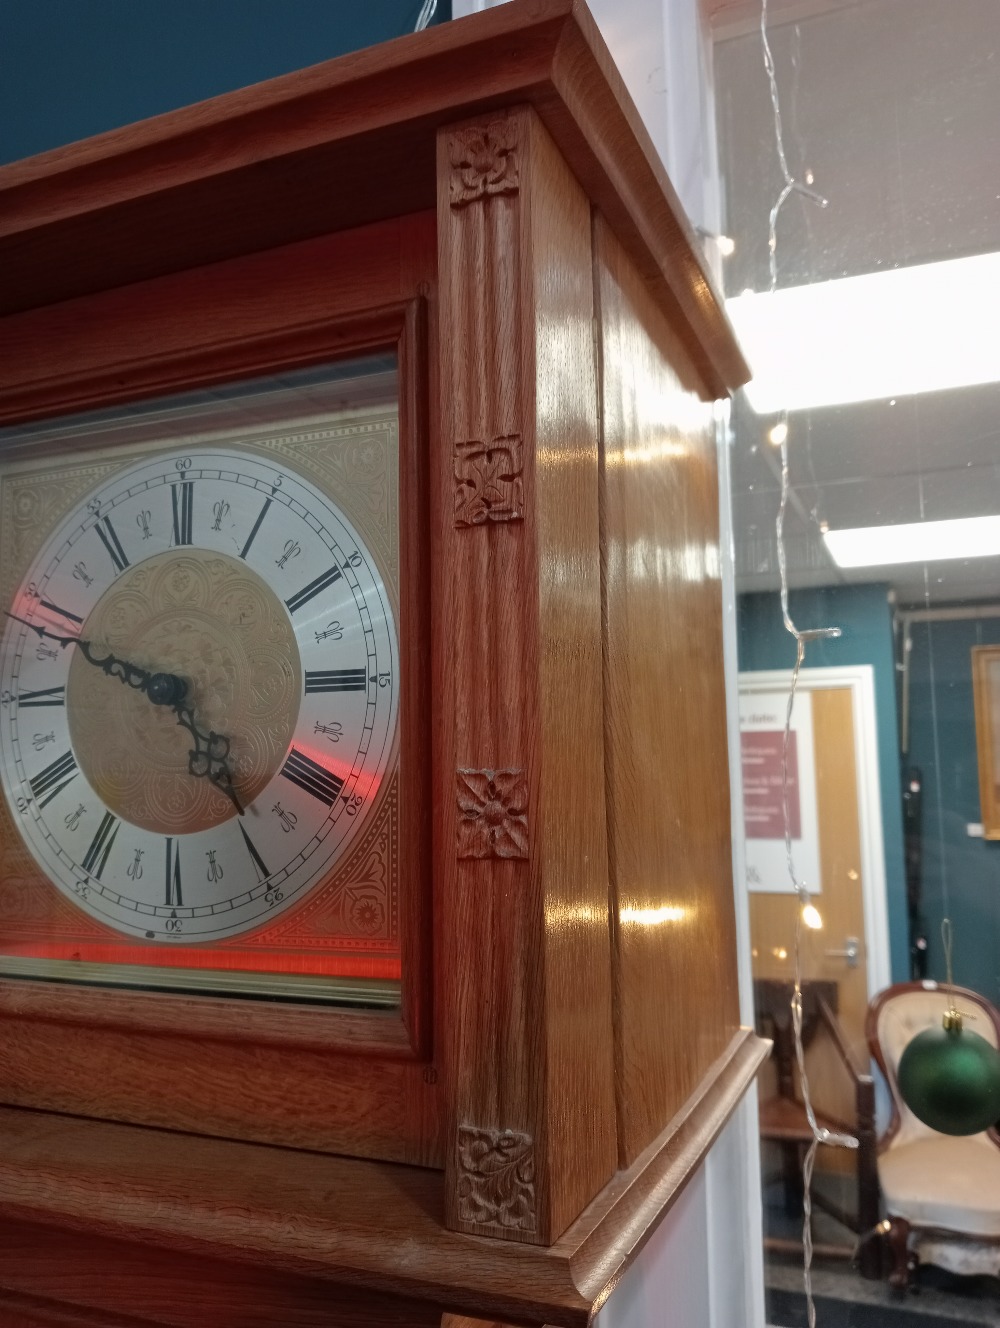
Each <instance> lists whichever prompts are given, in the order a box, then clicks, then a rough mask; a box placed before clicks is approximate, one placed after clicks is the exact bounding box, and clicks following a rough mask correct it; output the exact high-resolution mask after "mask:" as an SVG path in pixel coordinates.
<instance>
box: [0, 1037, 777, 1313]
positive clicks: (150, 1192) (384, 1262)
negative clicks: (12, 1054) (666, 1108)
mask: <svg viewBox="0 0 1000 1328" xmlns="http://www.w3.org/2000/svg"><path fill="white" fill-rule="evenodd" d="M765 1053H766V1044H765V1043H762V1042H760V1040H759V1039H757V1038H755V1037H754V1036H753V1035H752V1034H751V1033H750V1032H749V1031H744V1032H742V1033H740V1034H738V1035H737V1036H736V1037H734V1038H733V1040H732V1042H731V1043H730V1045H729V1046H728V1047H727V1048H726V1049H725V1051H724V1053H723V1055H722V1056H721V1057H720V1058H719V1059H718V1061H717V1062H716V1063H715V1064H713V1065H712V1066H711V1067H709V1072H708V1074H706V1076H705V1080H704V1083H703V1084H702V1085H701V1087H700V1088H699V1090H698V1092H697V1093H695V1094H694V1095H692V1097H691V1098H690V1099H689V1100H688V1101H687V1102H686V1103H684V1104H682V1107H681V1110H680V1111H679V1112H678V1113H677V1115H676V1116H675V1118H674V1119H673V1120H672V1121H671V1122H670V1123H669V1127H668V1128H667V1129H666V1130H664V1131H663V1132H662V1134H661V1135H660V1136H659V1137H658V1138H657V1139H656V1140H654V1141H653V1143H652V1144H651V1145H650V1147H649V1148H648V1149H647V1150H646V1151H645V1152H644V1153H643V1155H642V1156H641V1157H640V1158H639V1160H638V1161H637V1163H636V1164H634V1165H633V1166H632V1167H631V1168H630V1169H628V1170H627V1171H622V1172H619V1173H618V1174H617V1175H616V1176H615V1178H614V1179H613V1181H612V1182H611V1183H610V1184H609V1185H608V1186H606V1187H605V1189H604V1190H603V1191H602V1192H601V1194H600V1196H599V1197H598V1198H597V1199H596V1200H595V1201H594V1202H593V1203H591V1204H590V1205H589V1206H588V1207H587V1208H586V1209H585V1210H584V1212H583V1213H582V1214H581V1215H580V1216H579V1218H577V1219H576V1221H574V1222H573V1224H572V1225H571V1226H570V1227H569V1228H568V1229H567V1231H566V1232H564V1233H563V1235H562V1237H560V1239H559V1240H558V1241H557V1242H556V1243H555V1244H554V1245H553V1246H551V1247H549V1248H542V1247H539V1246H535V1245H519V1244H516V1243H513V1242H510V1241H499V1240H490V1239H477V1238H473V1237H469V1236H467V1235H463V1234H461V1233H457V1232H449V1231H448V1230H447V1229H446V1228H445V1227H444V1224H443V1221H442V1217H443V1210H444V1193H443V1188H444V1187H443V1177H442V1175H441V1173H440V1172H435V1171H430V1170H423V1169H420V1168H414V1167H399V1166H391V1165H386V1164H379V1163H371V1162H363V1161H358V1160H353V1159H349V1158H338V1157H322V1156H319V1155H317V1154H309V1153H302V1152H296V1151H294V1150H289V1149H275V1148H266V1147H262V1146H259V1145H253V1144H242V1143H232V1142H226V1141H223V1140H211V1139H202V1138H194V1137H185V1136H183V1135H178V1134H174V1133H172V1132H161V1131H157V1130H146V1129H140V1128H137V1127H134V1126H125V1125H115V1124H108V1123H101V1122H94V1121H80V1120H73V1119H71V1118H58V1117H46V1116H45V1115H43V1114H40V1113H38V1112H27V1111H19V1110H16V1109H13V1108H0V1135H2V1137H3V1139H4V1150H3V1153H2V1155H0V1287H3V1289H4V1290H3V1291H2V1292H0V1310H5V1309H6V1303H10V1304H11V1305H16V1304H17V1303H18V1299H19V1298H22V1303H23V1298H24V1297H26V1296H30V1297H43V1298H45V1299H52V1300H56V1301H58V1303H59V1304H60V1306H61V1309H62V1311H63V1312H66V1313H69V1312H70V1311H71V1310H72V1311H73V1312H76V1311H77V1309H78V1307H79V1308H82V1309H87V1310H90V1311H95V1310H102V1311H108V1317H107V1319H106V1320H98V1322H100V1323H101V1324H102V1328H104V1324H105V1323H106V1324H107V1328H133V1326H134V1325H135V1324H136V1321H138V1323H142V1324H143V1325H146V1324H154V1325H155V1324H160V1325H171V1328H204V1325H205V1324H206V1322H211V1323H212V1324H218V1325H219V1328H230V1325H231V1326H232V1328H237V1325H238V1326H239V1328H247V1326H248V1325H252V1328H300V1326H301V1328H307V1326H308V1328H314V1325H318V1324H323V1325H324V1328H341V1325H344V1326H345V1328H356V1325H358V1324H359V1323H360V1322H365V1323H368V1324H369V1325H382V1324H386V1325H388V1324H392V1325H402V1324H413V1325H421V1324H429V1323H431V1322H435V1323H436V1322H437V1319H435V1318H434V1316H435V1315H436V1316H437V1318H440V1316H441V1315H442V1314H443V1313H451V1314H455V1315H462V1316H468V1317H471V1318H475V1319H481V1320H486V1321H487V1322H490V1321H500V1322H502V1323H511V1324H523V1325H527V1326H532V1328H538V1326H540V1325H544V1324H550V1325H554V1326H561V1328H587V1325H589V1324H590V1322H591V1320H592V1317H593V1315H594V1313H595V1312H596V1310H597V1309H599V1308H600V1306H601V1305H602V1304H603V1303H604V1302H605V1300H606V1298H607V1296H608V1294H609V1293H610V1291H611V1289H612V1288H613V1287H614V1285H615V1283H616V1281H617V1279H618V1278H619V1277H620V1275H621V1273H622V1272H623V1270H624V1269H625V1268H626V1267H628V1265H629V1264H630V1262H631V1261H632V1259H634V1258H635V1256H636V1254H638V1252H639V1250H640V1249H641V1248H642V1246H643V1244H644V1243H645V1241H646V1240H647V1239H648V1238H649V1236H650V1235H651V1233H652V1232H653V1231H654V1230H655V1227H656V1224H657V1223H658V1222H659V1221H660V1220H661V1219H662V1217H663V1216H664V1214H665V1213H666V1212H667V1211H668V1210H669V1207H670V1205H671V1204H672V1202H673V1201H674V1200H675V1199H676V1198H677V1196H678V1195H679V1194H680V1193H681V1191H682V1190H683V1188H684V1185H685V1184H686V1182H687V1181H688V1180H689V1179H690V1177H691V1176H692V1175H693V1174H694V1172H695V1171H696V1169H697V1168H698V1166H700V1164H701V1161H702V1159H703V1158H704V1156H705V1153H706V1152H707V1150H708V1149H709V1148H710V1147H711V1144H712V1143H713V1142H714V1140H715V1138H716V1137H717V1135H718V1133H719V1131H720V1130H721V1129H722V1127H723V1126H724V1124H725V1122H726V1120H727V1119H728V1118H729V1115H730V1114H731V1112H732V1110H733V1109H734V1107H735V1105H736V1104H737V1102H738V1101H739V1099H740V1098H741V1097H742V1096H743V1094H744V1092H745V1091H746V1089H747V1087H748V1085H749V1084H750V1083H751V1082H752V1079H753V1076H754V1074H755V1073H756V1070H757V1067H758V1065H759V1063H760V1059H761V1056H762V1055H763V1054H765ZM4 1295H7V1296H9V1297H12V1298H11V1299H10V1300H9V1302H5V1301H4ZM362 1303H367V1304H369V1305H370V1309H369V1310H368V1311H367V1313H368V1314H369V1317H368V1318H367V1319H360V1318H359V1317H358V1313H359V1311H358V1306H359V1304H362ZM206 1306H210V1307H211V1310H212V1315H211V1317H210V1318H206V1314H205V1307H206ZM115 1314H117V1315H121V1316H123V1317H124V1320H125V1322H124V1323H122V1324H121V1325H119V1322H118V1320H116V1319H115V1318H114V1317H112V1316H113V1315H115ZM129 1316H132V1317H131V1318H130V1317H129ZM227 1316H228V1317H227ZM324 1316H325V1317H324ZM3 1322H5V1323H6V1322H7V1320H6V1319H4V1320H3ZM42 1322H43V1323H44V1322H45V1320H44V1319H43V1320H42ZM54 1322H55V1323H59V1322H60V1320H58V1319H55V1320H54ZM66 1322H68V1323H70V1324H76V1323H77V1322H79V1323H80V1324H81V1325H88V1328H89V1324H90V1322H91V1321H89V1320H87V1319H86V1318H83V1317H81V1318H79V1320H74V1319H73V1318H68V1319H67V1320H66Z"/></svg>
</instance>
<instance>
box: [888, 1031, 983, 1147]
mask: <svg viewBox="0 0 1000 1328" xmlns="http://www.w3.org/2000/svg"><path fill="white" fill-rule="evenodd" d="M896 1077H897V1080H898V1083H899V1091H900V1093H901V1094H902V1098H903V1101H904V1102H905V1103H906V1105H907V1106H908V1107H909V1108H910V1110H911V1111H912V1112H913V1114H914V1115H915V1116H916V1117H917V1118H918V1119H919V1120H922V1121H923V1123H924V1124H925V1125H929V1126H930V1127H931V1129H932V1130H940V1132H941V1133H942V1134H979V1132H980V1131H981V1130H986V1129H989V1127H990V1126H991V1125H996V1124H997V1122H998V1121H1000V1052H998V1051H997V1049H996V1048H995V1047H992V1046H990V1044H989V1043H988V1042H987V1041H986V1039H985V1038H981V1037H980V1036H979V1034H978V1033H970V1032H968V1031H967V1030H966V1029H964V1028H963V1027H962V1020H961V1017H960V1016H959V1015H958V1014H957V1013H955V1012H949V1013H948V1014H947V1015H945V1019H944V1027H943V1028H927V1029H925V1030H924V1031H923V1032H922V1033H918V1034H917V1036H916V1037H915V1038H914V1039H913V1040H912V1041H911V1042H909V1043H908V1044H907V1046H906V1050H905V1051H904V1052H903V1054H902V1056H901V1057H900V1060H899V1070H898V1071H897V1076H896Z"/></svg>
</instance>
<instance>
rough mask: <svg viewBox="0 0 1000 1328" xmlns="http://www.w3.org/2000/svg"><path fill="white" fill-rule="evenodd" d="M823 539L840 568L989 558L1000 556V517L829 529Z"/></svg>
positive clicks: (974, 517) (972, 517)
mask: <svg viewBox="0 0 1000 1328" xmlns="http://www.w3.org/2000/svg"><path fill="white" fill-rule="evenodd" d="M823 538H824V540H825V541H826V547H827V549H828V550H829V552H830V557H831V558H832V559H833V561H834V562H835V563H836V564H837V566H838V567H885V566H888V565H889V564H891V563H936V562H941V561H943V560H945V559H948V558H989V557H992V556H996V555H997V554H1000V516H970V517H963V518H962V519H961V520H958V521H915V522H913V523H912V524H908V525H900V526H860V527H857V528H856V529H854V530H827V531H824V532H823Z"/></svg>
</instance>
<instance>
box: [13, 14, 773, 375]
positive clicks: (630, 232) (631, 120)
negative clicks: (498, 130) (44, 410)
mask: <svg viewBox="0 0 1000 1328" xmlns="http://www.w3.org/2000/svg"><path fill="white" fill-rule="evenodd" d="M518 101H520V102H524V103H530V104H532V105H533V106H534V107H535V108H536V110H537V112H538V114H539V115H540V117H541V118H542V120H543V122H544V123H545V125H546V127H547V129H548V130H549V132H550V134H551V135H552V137H553V139H554V140H555V142H556V145H557V146H558V148H559V150H560V152H561V153H562V155H563V156H564V157H565V159H566V161H567V162H568V164H569V166H570V169H571V170H572V171H573V173H574V175H575V176H576V178H577V179H578V180H579V181H580V182H581V183H582V184H583V186H584V188H585V190H586V191H587V192H588V194H589V195H590V196H591V197H592V198H593V200H594V201H595V203H596V204H597V205H598V206H599V207H600V208H601V210H602V211H603V212H604V213H605V215H606V216H608V217H609V219H611V220H612V221H613V224H614V225H615V227H616V229H618V230H619V231H620V234H621V238H622V239H623V242H624V243H625V244H626V245H627V246H628V248H629V249H630V251H631V252H632V254H633V257H634V260H635V261H636V263H637V264H638V265H639V267H640V269H641V270H642V271H643V272H644V275H645V276H646V278H647V280H648V282H649V284H650V289H651V290H652V291H653V292H654V293H655V297H656V298H657V300H658V302H659V303H661V305H662V306H663V307H667V306H669V308H670V309H671V310H672V312H673V313H674V314H675V315H676V316H677V317H678V319H679V321H680V323H681V324H682V325H683V327H684V328H686V330H687V340H688V343H689V347H690V350H691V353H692V354H693V355H694V356H695V357H696V359H697V360H698V361H699V363H700V364H701V365H702V368H703V373H704V377H705V380H706V381H708V382H711V384H712V388H711V390H712V392H713V393H714V394H716V395H718V394H720V393H722V392H724V391H725V390H727V389H730V390H731V389H733V388H735V387H736V386H738V385H739V384H740V383H742V382H744V381H745V380H746V378H747V377H748V370H747V368H746V365H745V363H744V361H743V359H742V357H741V355H740V353H739V350H738V349H737V347H736V343H735V341H734V340H733V339H732V337H731V335H730V333H729V330H728V324H727V323H726V319H725V315H724V314H723V313H722V310H721V304H720V302H719V300H718V297H717V296H716V295H715V293H714V290H713V287H712V283H711V279H710V277H709V275H708V271H707V268H706V266H705V264H704V262H703V260H702V259H701V257H700V254H699V253H698V248H697V245H696V243H695V239H694V236H693V234H692V232H691V230H690V226H689V224H688V222H687V220H686V218H685V216H684V213H683V209H682V208H681V206H680V204H679V202H678V200H677V196H676V194H675V193H674V191H673V188H672V186H671V185H670V182H669V180H668V179H667V177H666V174H665V172H664V170H663V167H662V164H661V163H660V162H659V160H658V159H657V156H656V153H655V150H654V149H653V147H652V144H651V142H650V139H649V136H648V134H647V133H646V131H645V129H644V127H643V125H642V121H641V119H640V117H639V115H638V113H637V111H636V110H635V107H634V106H633V105H632V103H631V100H630V99H629V97H628V94H627V93H626V91H625V89H624V86H623V84H622V82H621V80H620V78H619V77H618V75H617V72H616V71H615V69H614V65H613V62H612V61H611V58H610V56H609V54H608V51H607V49H606V47H605V46H604V43H603V41H602V39H601V37H600V34H599V32H598V31H597V28H596V25H595V24H594V22H593V20H592V19H591V18H590V15H589V13H588V12H587V10H586V7H585V6H584V5H583V4H582V3H579V0H514V3H512V4H509V5H501V6H497V7H495V8H492V9H490V10H488V11H486V12H485V13H482V14H477V15H473V16H471V17H469V18H467V19H463V20H461V21H460V22H459V23H448V24H441V25H439V26H437V27H434V28H431V29H428V30H427V31H425V32H423V33H417V34H413V35H411V36H407V37H402V38H399V39H398V40H396V41H392V42H386V43H384V44H383V45H381V46H379V47H376V48H373V49H371V50H366V51H360V52H356V53H354V54H351V55H347V56H343V57H340V58H339V59H337V60H333V61H330V62H328V63H326V64H321V65H316V66H314V67H313V68H311V69H306V70H302V71H299V72H298V73H295V74H290V75H286V76H284V77H282V78H278V79H274V80H271V81H270V82H268V83H264V84H259V85H257V86H255V87H253V88H248V89H243V90H241V91H238V92H233V93H229V94H227V95H226V96H223V97H219V98H215V99H213V100H212V101H207V102H202V103H199V104H198V105H196V106H190V107H185V108H184V109H182V110H179V111H175V112H171V113H170V114H168V115H165V116H160V117H158V118H156V119H155V120H148V121H144V122H141V123H139V124H137V125H130V126H128V127H127V128H124V129H120V130H113V131H112V132H111V133H108V134H103V135H100V136H99V137H97V138H94V139H91V140H88V141H87V142H86V143H83V144H73V145H72V146H71V147H69V148H58V149H56V150H54V151H52V152H48V153H44V154H42V155H41V156H39V157H34V158H30V159H28V160H27V161H23V162H16V163H13V164H12V165H9V166H5V167H2V168H0V266H2V268H3V271H4V274H5V280H4V284H3V295H2V305H0V309H2V311H4V312H10V311H13V310H16V309H22V308H29V307H33V306H36V305H41V304H48V303H55V302H58V301H64V300H67V299H70V298H72V297H74V296H77V295H82V294H86V293H88V292H90V291H94V290H100V289H105V288H108V287H112V286H122V285H128V284H131V283H134V282H139V281H143V280H145V279H147V278H150V277H154V276H158V275H162V274H164V273H167V272H172V271H179V270H182V269H184V268H185V267H191V266H195V265H202V264H207V263H216V262H221V261H223V260H225V259H228V258H232V257H234V256H237V255H240V254H249V253H253V252H255V251H261V250H265V249H269V248H274V247H276V246H278V245H283V244H287V243H290V242H293V241H296V240H302V239H307V238H310V237H313V236H318V235H322V234H325V233H328V232H332V231H336V230H345V229H348V228H350V227H356V226H360V225H365V224H367V223H369V222H373V221H379V220H383V219H385V218H388V217H392V216H394V215H398V214H400V213H407V212H417V211H421V210H423V209H425V208H429V207H433V205H434V196H435V187H434V154H435V134H436V132H437V130H438V129H439V127H440V126H441V125H442V124H445V123H449V122H457V121H458V120H460V119H462V118H464V117H471V116H473V115H475V114H478V113H481V112H483V111H489V110H491V109H494V108H496V107H497V106H498V105H500V104H502V103H503V102H506V103H507V104H513V103H515V102H518ZM318 181H324V182H328V187H325V188H324V187H317V182H318ZM344 181H350V182H351V187H350V188H345V187H344V184H343V182H344Z"/></svg>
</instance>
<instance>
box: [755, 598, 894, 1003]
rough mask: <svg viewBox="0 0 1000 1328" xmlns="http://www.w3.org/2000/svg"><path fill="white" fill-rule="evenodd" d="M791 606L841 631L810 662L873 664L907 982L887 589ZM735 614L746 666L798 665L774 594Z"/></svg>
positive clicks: (795, 613)
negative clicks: (838, 635) (838, 636)
mask: <svg viewBox="0 0 1000 1328" xmlns="http://www.w3.org/2000/svg"><path fill="white" fill-rule="evenodd" d="M789 609H790V611H791V615H792V619H793V621H794V622H795V625H796V627H798V628H799V630H800V631H802V630H804V629H805V628H807V627H839V628H840V629H841V632H842V635H841V636H840V638H839V639H837V640H833V641H816V642H813V643H811V644H810V645H809V646H808V648H807V651H806V663H805V667H806V668H832V667H834V666H836V665H844V664H871V665H872V668H873V672H874V677H875V714H876V722H877V725H878V764H879V783H880V785H881V793H882V834H883V837H884V840H885V876H886V891H887V903H888V912H889V946H890V954H891V961H892V976H893V981H894V982H905V981H906V980H907V979H908V978H909V976H910V960H909V929H908V923H907V915H906V868H905V863H904V859H903V812H902V793H901V790H900V782H899V725H898V721H897V707H896V668H895V655H894V648H893V637H892V606H891V605H890V603H889V588H888V586H884V585H877V586H832V587H827V588H823V589H820V590H803V591H798V592H793V593H792V594H791V596H790V597H789ZM737 612H738V630H739V666H740V671H741V672H743V671H750V670H755V669H790V668H792V667H793V666H794V664H795V642H794V641H793V639H792V637H791V636H789V634H788V633H787V632H786V631H785V629H784V626H783V625H782V621H781V607H780V604H779V602H778V596H777V595H741V596H740V598H739V603H738V607H737Z"/></svg>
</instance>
